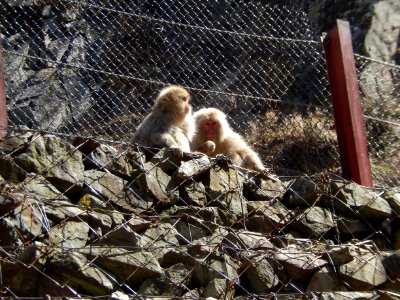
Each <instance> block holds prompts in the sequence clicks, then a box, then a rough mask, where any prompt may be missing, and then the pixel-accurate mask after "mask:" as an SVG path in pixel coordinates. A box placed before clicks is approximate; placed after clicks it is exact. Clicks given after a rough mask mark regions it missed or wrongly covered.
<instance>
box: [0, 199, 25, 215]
mask: <svg viewBox="0 0 400 300" xmlns="http://www.w3.org/2000/svg"><path fill="white" fill-rule="evenodd" d="M23 203H24V194H22V193H10V194H5V195H4V196H2V195H0V216H4V215H5V214H7V213H9V212H10V211H13V210H14V209H16V208H17V207H18V206H20V205H22V204H23Z"/></svg>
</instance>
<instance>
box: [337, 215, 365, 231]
mask: <svg viewBox="0 0 400 300" xmlns="http://www.w3.org/2000/svg"><path fill="white" fill-rule="evenodd" d="M337 223H338V229H339V232H340V233H344V234H352V235H356V234H359V233H361V234H362V233H369V227H368V225H366V224H365V223H363V222H362V221H361V220H357V219H349V218H344V217H340V218H338V221H337Z"/></svg>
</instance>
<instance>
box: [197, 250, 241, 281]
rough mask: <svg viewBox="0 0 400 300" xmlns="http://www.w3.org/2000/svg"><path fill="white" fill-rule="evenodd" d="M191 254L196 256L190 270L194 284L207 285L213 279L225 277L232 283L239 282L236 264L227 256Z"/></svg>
mask: <svg viewBox="0 0 400 300" xmlns="http://www.w3.org/2000/svg"><path fill="white" fill-rule="evenodd" d="M214 248H215V247H214ZM192 255H193V256H194V257H195V258H196V265H195V267H194V269H193V271H192V277H193V281H194V283H195V284H196V286H207V285H208V284H209V283H210V282H211V281H212V280H214V279H225V280H226V279H227V280H229V281H230V282H232V283H234V282H235V283H238V282H239V274H238V266H237V265H236V263H235V262H234V261H233V260H232V259H231V258H230V257H229V256H227V255H210V254H209V253H197V254H195V253H194V254H192Z"/></svg>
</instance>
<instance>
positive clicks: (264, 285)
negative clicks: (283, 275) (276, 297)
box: [241, 255, 279, 294]
mask: <svg viewBox="0 0 400 300" xmlns="http://www.w3.org/2000/svg"><path fill="white" fill-rule="evenodd" d="M241 273H242V280H243V286H245V287H246V289H247V288H248V289H249V292H252V293H255V294H266V293H269V292H270V291H271V290H272V289H273V288H274V287H275V286H277V285H278V283H279V279H278V277H277V275H276V274H275V272H274V269H273V268H272V267H271V265H270V264H269V262H268V261H267V260H266V259H265V256H263V255H253V256H249V257H246V258H245V259H243V260H242V271H241Z"/></svg>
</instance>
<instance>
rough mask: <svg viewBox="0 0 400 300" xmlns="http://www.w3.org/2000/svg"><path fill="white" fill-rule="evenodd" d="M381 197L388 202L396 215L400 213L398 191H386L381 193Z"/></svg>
mask: <svg viewBox="0 0 400 300" xmlns="http://www.w3.org/2000/svg"><path fill="white" fill-rule="evenodd" d="M383 198H384V199H385V200H386V201H387V202H389V205H390V207H391V208H392V209H393V211H394V212H395V213H396V214H397V215H400V192H395V191H386V192H385V193H384V194H383Z"/></svg>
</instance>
